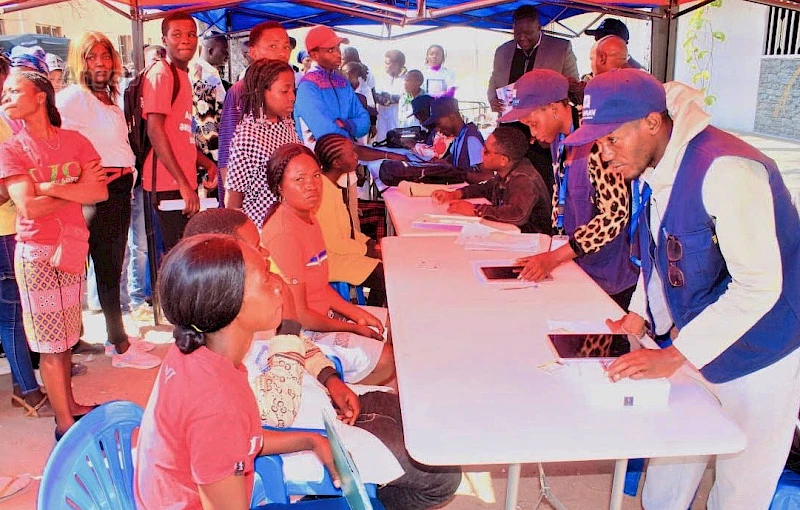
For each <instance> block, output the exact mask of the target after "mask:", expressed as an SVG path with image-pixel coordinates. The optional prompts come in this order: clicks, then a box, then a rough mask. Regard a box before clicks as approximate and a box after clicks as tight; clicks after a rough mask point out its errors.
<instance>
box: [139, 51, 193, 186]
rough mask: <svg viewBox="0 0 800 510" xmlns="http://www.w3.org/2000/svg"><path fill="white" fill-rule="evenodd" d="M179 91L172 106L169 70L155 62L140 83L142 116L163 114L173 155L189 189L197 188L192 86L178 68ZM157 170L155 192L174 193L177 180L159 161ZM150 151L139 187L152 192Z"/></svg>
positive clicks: (162, 62) (187, 75) (162, 64)
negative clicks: (141, 186)
mask: <svg viewBox="0 0 800 510" xmlns="http://www.w3.org/2000/svg"><path fill="white" fill-rule="evenodd" d="M177 71H178V79H179V80H180V89H179V90H178V97H176V98H175V103H174V104H173V103H172V83H173V80H172V70H171V69H170V68H169V64H168V63H166V62H164V61H163V60H162V61H160V62H158V63H157V64H155V65H154V66H153V68H152V69H150V72H149V73H147V76H146V77H145V80H144V82H143V83H142V116H143V117H144V118H145V119H146V118H147V115H148V114H150V113H163V114H164V115H166V118H165V119H164V130H165V131H166V133H167V139H168V140H169V145H170V147H172V153H173V154H175V159H176V160H177V161H178V166H180V167H181V170H183V175H185V176H186V180H187V181H189V185H190V186H191V187H192V189H196V188H197V148H196V146H195V142H194V133H193V132H192V84H191V83H189V73H187V72H186V71H182V70H180V69H177ZM156 164H157V167H156V191H174V190H177V189H178V181H176V180H175V178H174V177H172V174H170V173H169V171H168V170H167V167H165V166H164V165H163V164H162V163H161V160H158V161H157V163H156ZM152 179H153V151H152V150H151V151H150V152H149V153H148V155H147V159H145V162H144V168H143V172H142V184H143V185H144V189H145V190H147V191H152V187H153V186H152V182H153V181H152Z"/></svg>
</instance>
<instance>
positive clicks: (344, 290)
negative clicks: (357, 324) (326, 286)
mask: <svg viewBox="0 0 800 510" xmlns="http://www.w3.org/2000/svg"><path fill="white" fill-rule="evenodd" d="M331 287H333V290H335V291H336V292H337V293H338V294H339V295H340V296H342V299H344V300H345V301H347V302H350V284H349V283H347V282H331ZM355 288H356V304H359V305H361V306H364V305H366V304H367V300H366V298H365V297H364V287H362V286H361V285H355Z"/></svg>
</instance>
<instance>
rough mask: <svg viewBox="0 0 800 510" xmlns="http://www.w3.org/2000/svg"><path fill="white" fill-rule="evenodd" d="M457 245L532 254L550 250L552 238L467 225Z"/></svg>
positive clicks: (457, 240) (469, 248)
mask: <svg viewBox="0 0 800 510" xmlns="http://www.w3.org/2000/svg"><path fill="white" fill-rule="evenodd" d="M456 244H458V245H460V246H463V247H464V249H466V250H488V251H519V252H525V253H530V254H536V253H541V252H544V251H547V250H549V249H550V236H548V235H546V234H521V233H518V232H505V231H502V230H498V229H496V228H492V227H490V226H488V225H485V224H482V223H476V224H472V225H465V226H464V227H463V228H462V229H461V234H460V235H459V236H458V238H457V239H456Z"/></svg>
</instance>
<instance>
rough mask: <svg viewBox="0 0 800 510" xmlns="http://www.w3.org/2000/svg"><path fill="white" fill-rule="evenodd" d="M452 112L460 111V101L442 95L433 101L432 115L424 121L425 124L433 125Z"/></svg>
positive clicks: (426, 125)
mask: <svg viewBox="0 0 800 510" xmlns="http://www.w3.org/2000/svg"><path fill="white" fill-rule="evenodd" d="M451 113H459V111H458V101H457V100H456V98H454V97H440V98H437V99H434V100H433V101H432V102H431V116H430V117H429V118H428V120H426V121H425V122H423V123H422V125H423V126H425V127H428V126H433V125H435V124H436V122H437V121H438V120H439V119H441V118H442V117H446V116H447V115H450V114H451Z"/></svg>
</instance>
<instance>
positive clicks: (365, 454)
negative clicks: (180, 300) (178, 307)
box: [184, 209, 461, 510]
mask: <svg viewBox="0 0 800 510" xmlns="http://www.w3.org/2000/svg"><path fill="white" fill-rule="evenodd" d="M212 233H213V234H223V235H227V236H232V237H234V238H236V239H237V240H239V241H241V242H243V243H244V244H246V245H248V246H252V247H254V248H257V249H259V250H260V252H261V255H262V257H265V260H266V261H267V262H268V259H266V257H269V253H268V252H267V251H266V250H265V249H264V248H262V247H259V243H260V239H259V233H258V229H257V228H256V226H255V224H254V223H253V222H252V221H250V220H249V219H248V218H247V216H245V214H244V213H242V212H241V211H237V210H235V209H208V210H206V211H202V212H199V213H197V214H195V215H194V216H192V218H191V219H190V220H189V223H188V225H186V231H185V232H184V236H186V237H189V236H196V235H203V234H212ZM279 283H281V286H282V287H283V288H285V285H284V284H283V282H279ZM281 292H282V293H283V296H284V300H283V303H284V305H283V310H282V318H283V320H282V321H281V327H280V328H279V331H280V334H279V335H277V336H270V335H269V334H266V333H265V332H262V333H260V334H257V335H256V338H255V339H254V340H253V343H252V346H251V347H250V351H249V353H248V354H247V356H246V357H245V359H244V364H245V366H246V367H247V370H248V373H249V377H250V387H251V388H252V390H253V393H254V394H255V396H256V402H257V403H258V407H259V411H260V413H261V421H262V423H263V424H264V425H269V426H272V427H302V428H314V429H318V428H323V427H324V424H323V421H322V415H323V413H324V412H328V413H331V415H336V416H338V417H339V420H341V422H342V425H341V426H340V428H339V432H340V433H341V435H342V439H343V441H344V443H345V444H346V445H347V447H348V450H349V451H350V453H351V454H352V456H353V460H354V461H355V463H356V465H357V466H358V468H359V471H361V476H362V478H363V480H364V481H365V482H367V483H377V484H380V488H379V489H378V499H380V500H381V502H382V503H383V505H384V507H385V508H386V510H415V509H417V510H422V509H426V508H431V507H435V506H438V505H441V504H442V503H444V502H446V501H448V500H449V499H450V498H451V497H452V495H453V493H454V492H455V491H456V489H457V488H458V485H459V483H460V482H461V471H460V470H459V469H458V468H457V467H443V466H436V467H431V466H425V465H423V464H420V463H418V462H415V461H413V460H412V459H411V457H410V456H409V454H408V451H406V448H405V441H404V438H403V420H402V415H401V412H400V401H399V399H398V397H397V395H396V394H395V393H391V392H388V391H381V389H378V388H370V387H353V388H352V389H351V387H350V386H348V385H346V384H344V383H343V382H342V380H341V379H340V378H339V376H338V374H337V373H336V371H335V369H334V367H333V363H332V362H331V360H330V359H328V358H327V357H326V356H325V355H324V354H322V352H321V351H320V349H319V347H317V346H316V345H315V344H314V343H313V342H311V341H310V340H308V339H307V338H306V337H305V336H298V334H299V333H300V325H299V324H298V323H296V322H295V321H294V320H293V319H292V318H296V316H295V315H294V304H293V299H292V297H291V292H290V291H289V290H288V289H287V290H285V291H283V290H282V291H281ZM287 294H288V296H287ZM287 308H288V310H287ZM354 389H355V390H356V391H358V393H359V394H358V395H356V393H354V391H353V390H354ZM284 474H285V475H286V476H287V477H289V478H290V479H291V477H292V474H291V472H290V469H288V468H287V469H285V473H284Z"/></svg>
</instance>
